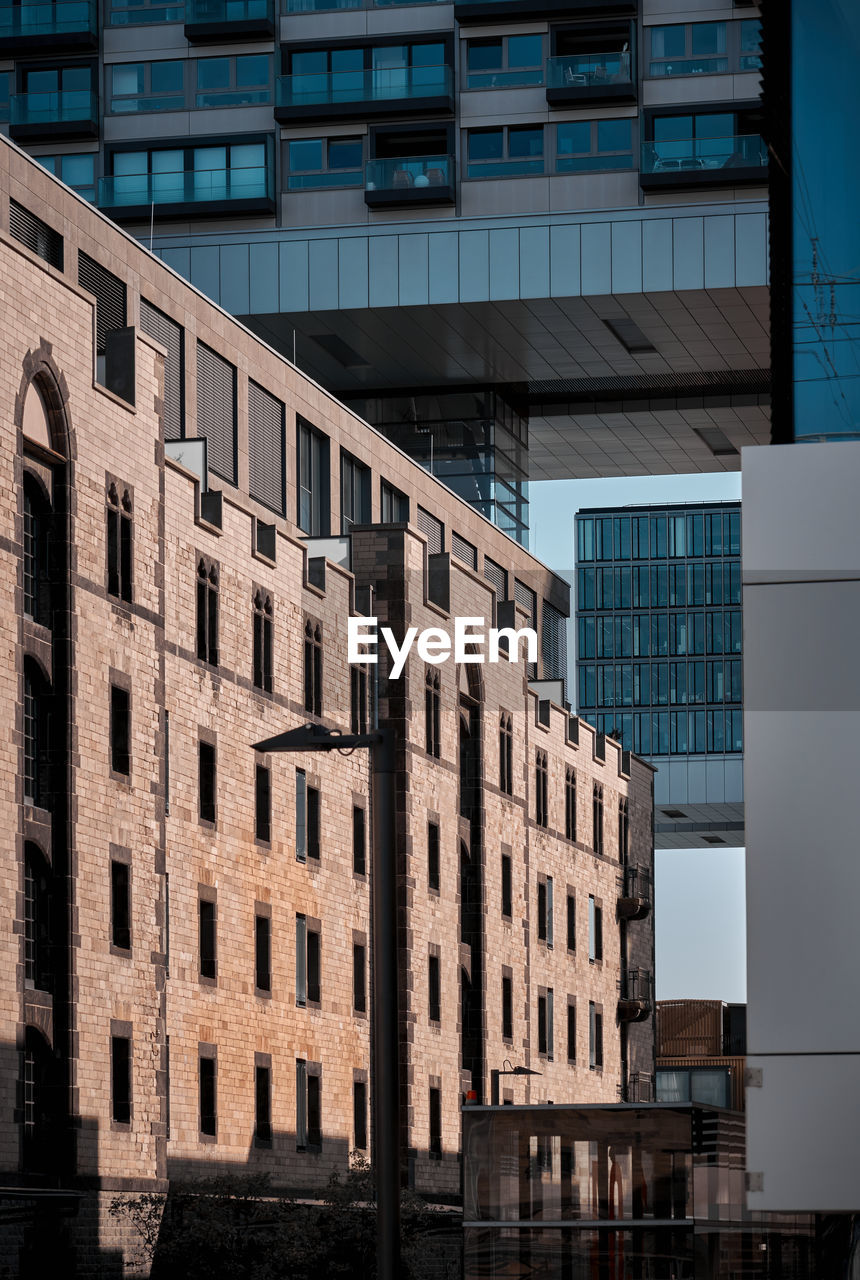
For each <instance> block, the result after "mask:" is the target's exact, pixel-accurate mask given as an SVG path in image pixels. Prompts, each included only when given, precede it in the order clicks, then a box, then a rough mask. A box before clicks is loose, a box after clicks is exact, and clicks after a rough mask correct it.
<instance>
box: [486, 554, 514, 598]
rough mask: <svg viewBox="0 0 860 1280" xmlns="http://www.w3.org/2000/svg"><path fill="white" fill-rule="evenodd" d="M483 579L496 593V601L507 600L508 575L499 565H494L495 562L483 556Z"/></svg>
mask: <svg viewBox="0 0 860 1280" xmlns="http://www.w3.org/2000/svg"><path fill="white" fill-rule="evenodd" d="M484 577H485V578H486V579H487V582H489V583H490V584H491V585H492V586H493V587H494V588H495V592H496V599H497V600H507V598H508V573H507V570H506V569H503V568H502V566H501V565H500V564H496V562H495V560H491V559H490V557H489V556H484Z"/></svg>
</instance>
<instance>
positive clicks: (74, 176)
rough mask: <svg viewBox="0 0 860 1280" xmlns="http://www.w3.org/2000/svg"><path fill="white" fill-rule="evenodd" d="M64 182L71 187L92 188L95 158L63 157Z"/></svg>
mask: <svg viewBox="0 0 860 1280" xmlns="http://www.w3.org/2000/svg"><path fill="white" fill-rule="evenodd" d="M63 182H65V183H66V185H67V186H70V187H86V186H92V184H93V183H94V182H95V156H63Z"/></svg>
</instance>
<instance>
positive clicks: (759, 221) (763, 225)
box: [735, 213, 767, 286]
mask: <svg viewBox="0 0 860 1280" xmlns="http://www.w3.org/2000/svg"><path fill="white" fill-rule="evenodd" d="M735 272H736V275H735V284H737V285H738V286H744V285H755V284H767V217H766V215H765V214H763V213H741V214H738V216H737V222H736V225H735Z"/></svg>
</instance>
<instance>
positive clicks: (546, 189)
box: [0, 0, 770, 541]
mask: <svg viewBox="0 0 860 1280" xmlns="http://www.w3.org/2000/svg"><path fill="white" fill-rule="evenodd" d="M2 12H5V14H6V15H7V16H6V18H5V20H4V21H3V25H0V57H2V56H3V55H4V54H5V55H6V57H7V58H8V62H7V63H6V66H7V67H8V70H0V119H2V118H3V115H4V114H6V115H7V116H8V129H9V132H10V133H11V135H12V137H13V138H15V139H16V140H17V141H18V142H19V143H20V144H21V145H23V146H25V147H26V148H27V149H28V150H30V151H31V153H32V154H33V155H35V156H36V157H37V158H39V159H40V160H41V162H42V163H43V164H44V165H45V166H46V167H49V168H51V169H52V170H53V171H54V172H56V174H57V175H58V176H60V177H61V178H63V180H64V181H66V182H68V183H69V184H70V185H72V186H74V187H75V188H76V189H77V190H79V191H80V192H81V193H82V194H83V195H85V196H86V198H87V199H90V200H92V201H93V202H95V203H96V204H98V206H99V207H100V208H101V209H102V210H103V211H104V212H105V213H107V214H108V215H109V216H110V217H111V218H113V219H114V220H116V221H118V222H120V223H121V224H122V225H124V226H127V227H128V228H129V229H130V230H131V231H132V232H133V233H134V234H135V235H137V236H139V237H141V238H142V239H143V240H144V242H145V243H147V244H149V241H150V237H151V236H154V240H153V243H154V245H155V248H156V251H157V253H158V254H160V255H161V256H162V257H163V258H164V259H165V261H167V262H168V263H170V265H171V266H173V267H174V268H175V269H176V270H177V271H179V273H180V274H182V275H184V276H185V277H187V278H188V279H190V280H191V281H192V282H193V283H194V284H195V285H197V286H198V287H199V288H200V289H201V290H202V291H203V292H204V293H206V294H207V295H208V296H209V297H211V298H213V299H215V300H216V301H217V302H219V303H220V304H221V305H222V306H224V307H225V308H226V309H227V310H228V311H230V312H232V313H233V314H235V315H238V316H240V317H241V318H243V319H244V320H245V321H246V322H247V323H248V325H249V326H250V327H251V328H252V329H254V330H255V331H256V332H257V333H259V334H261V335H262V336H263V337H264V338H265V339H266V340H267V341H268V342H270V343H271V344H272V345H273V346H275V347H276V348H277V349H279V350H280V351H282V352H283V353H285V354H286V355H287V356H289V357H292V355H293V353H294V352H295V353H296V357H297V359H298V363H299V366H300V367H301V368H302V369H303V370H304V371H306V372H307V373H309V374H310V375H311V376H313V377H315V378H317V379H318V380H319V381H320V383H321V384H322V385H324V386H325V387H327V388H328V389H330V390H332V391H334V392H336V393H337V394H338V395H339V396H340V397H341V398H342V399H347V400H348V401H349V402H350V404H351V405H352V406H353V407H354V408H356V409H357V411H358V412H359V413H361V414H362V416H364V417H365V418H366V419H367V420H369V421H371V422H373V423H374V424H377V425H378V426H380V428H381V429H383V430H384V431H385V432H386V434H388V435H390V436H391V438H392V439H394V440H395V441H396V442H397V443H398V444H400V445H401V446H402V447H403V448H404V449H406V450H407V451H408V452H410V453H411V454H412V455H413V456H414V457H417V458H418V459H419V460H420V461H421V462H422V463H423V465H424V466H425V467H427V468H428V469H431V470H433V471H434V473H435V474H437V475H438V476H439V477H440V478H442V479H444V480H445V482H446V483H448V484H449V485H450V486H451V487H452V488H454V490H455V492H457V493H459V494H460V496H461V497H464V498H465V499H466V500H467V501H468V502H470V503H472V504H473V505H475V506H477V508H478V509H479V510H480V511H481V512H482V514H485V515H487V516H489V518H491V519H493V520H494V521H496V522H497V523H498V524H500V525H501V527H502V528H504V529H505V530H506V531H507V532H509V533H510V534H511V535H512V536H514V537H515V538H517V539H519V540H521V541H524V540H525V538H526V533H527V526H528V492H527V481H528V479H530V478H531V479H556V478H562V477H567V476H580V477H588V476H613V475H647V474H666V473H669V472H697V471H715V470H723V469H727V470H737V469H738V467H739V455H738V450H739V449H740V448H741V446H743V445H745V444H756V443H758V444H762V443H766V442H767V439H768V423H769V402H770V378H769V357H768V295H767V182H768V153H767V149H766V147H765V146H764V144H763V142H762V138H761V101H760V86H759V66H760V59H759V19H758V12H757V8H756V6H754V5H751V4H748V3H747V4H743V5H740V4H735V5H734V6H733V5H731V4H728V3H726V4H723V5H717V6H716V7H715V6H714V4H713V3H711V0H683V2H680V3H676V4H673V5H672V6H671V12H669V11H668V10H667V7H666V5H665V4H664V3H662V0H604V2H603V3H597V2H593V0H571V2H570V3H567V4H560V3H556V0H548V2H546V3H540V2H537V3H525V2H524V0H456V2H455V3H453V4H451V3H445V2H444V0H425V2H424V3H417V4H415V3H409V4H402V3H400V4H391V3H390V2H389V0H375V2H374V0H237V3H232V2H231V3H224V0H175V2H173V0H170V2H169V3H164V2H163V0H159V2H158V3H152V2H151V0H140V2H139V3H133V4H130V3H128V0H106V2H105V4H104V5H103V6H101V7H100V8H98V7H97V6H96V5H94V4H87V3H80V4H72V3H68V2H66V3H58V4H56V5H52V6H50V7H49V8H41V7H40V8H39V10H38V14H34V15H32V16H31V15H30V6H18V5H11V4H9V5H7V7H6V8H5V10H3V11H2ZM2 65H3V64H0V67H2ZM4 89H5V90H6V92H3V90H4ZM7 98H8V105H7Z"/></svg>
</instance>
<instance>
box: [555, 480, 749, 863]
mask: <svg viewBox="0 0 860 1280" xmlns="http://www.w3.org/2000/svg"><path fill="white" fill-rule="evenodd" d="M576 564H577V588H576V620H577V646H576V669H577V692H576V698H577V703H576V706H577V711H578V713H579V715H580V716H582V717H583V719H586V720H588V722H589V723H590V724H593V725H594V726H595V728H596V729H597V730H598V732H599V733H606V734H614V735H616V736H617V737H618V739H619V741H620V742H621V745H622V747H623V748H624V750H627V751H630V750H632V751H635V752H637V753H638V754H641V755H642V756H644V757H646V758H647V759H649V760H650V761H651V763H652V764H653V765H655V767H656V769H657V773H656V776H655V779H654V804H655V828H654V829H655V839H656V842H657V846H658V848H684V849H686V848H695V847H700V848H705V847H707V846H709V845H720V844H723V845H735V846H739V845H743V842H744V816H743V671H742V667H743V625H742V624H743V618H742V612H741V506H740V503H739V502H716V503H696V504H693V505H681V504H677V505H671V506H649V507H616V508H588V509H584V510H582V511H580V512H578V513H577V516H576Z"/></svg>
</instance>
